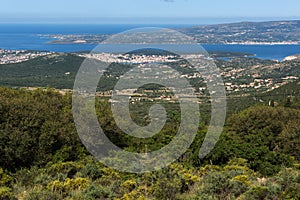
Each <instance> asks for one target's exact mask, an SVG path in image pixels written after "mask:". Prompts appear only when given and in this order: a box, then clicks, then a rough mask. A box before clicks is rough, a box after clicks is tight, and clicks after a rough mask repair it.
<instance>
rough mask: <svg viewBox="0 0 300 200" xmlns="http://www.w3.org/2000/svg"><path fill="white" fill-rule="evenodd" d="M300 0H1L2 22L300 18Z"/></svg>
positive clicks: (189, 20) (0, 16) (189, 21)
mask: <svg viewBox="0 0 300 200" xmlns="http://www.w3.org/2000/svg"><path fill="white" fill-rule="evenodd" d="M299 9H300V1H299V0H285V1H283V0H106V1H105V0H48V1H43V0H9V1H6V0H0V22H2V23H5V22H7V23H9V22H21V23H22V22H67V21H69V22H76V21H77V22H82V23H84V22H99V23H101V22H120V23H124V22H125V23H126V22H139V21H146V22H149V23H151V22H168V21H170V22H182V23H185V22H187V23H192V22H194V21H196V20H199V19H202V20H204V21H205V20H211V21H213V20H215V21H217V20H221V21H222V20H223V21H226V20H227V21H230V20H231V21H232V20H237V19H239V20H253V21H255V20H272V19H274V20H277V19H298V18H299V19H300V17H299V16H300V10H299Z"/></svg>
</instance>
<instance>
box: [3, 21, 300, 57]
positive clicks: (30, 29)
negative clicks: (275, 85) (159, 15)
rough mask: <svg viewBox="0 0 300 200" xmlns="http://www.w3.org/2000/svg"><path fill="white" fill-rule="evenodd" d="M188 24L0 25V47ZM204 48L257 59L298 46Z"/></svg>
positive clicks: (32, 46) (77, 47)
mask: <svg viewBox="0 0 300 200" xmlns="http://www.w3.org/2000/svg"><path fill="white" fill-rule="evenodd" d="M188 26H192V25H180V24H179V25H174V24H173V25H166V24H163V25H157V24H154V25H149V24H147V25H141V24H140V25H134V24H129V25H117V24H113V25H107V24H105V25H86V24H80V25H73V24H72V25H64V24H58V25H54V24H0V48H2V49H8V50H43V51H54V52H77V51H90V50H92V49H93V48H95V47H96V45H95V44H48V42H50V41H52V40H53V39H51V38H47V37H40V36H37V34H116V33H120V32H123V31H126V30H130V29H133V28H141V27H165V28H181V27H188ZM203 47H204V48H205V49H206V50H207V51H231V52H246V53H251V54H255V55H256V56H255V57H257V58H261V59H270V60H283V59H284V58H285V57H286V56H290V55H294V54H300V45H222V44H215V45H210V44H206V45H203Z"/></svg>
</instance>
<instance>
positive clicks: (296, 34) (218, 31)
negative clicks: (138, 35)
mask: <svg viewBox="0 0 300 200" xmlns="http://www.w3.org/2000/svg"><path fill="white" fill-rule="evenodd" d="M176 30H178V31H179V32H182V33H184V34H187V35H189V36H192V37H194V38H195V40H196V41H197V42H198V43H201V44H244V45H289V44H290V45H294V44H300V20H292V21H269V22H240V23H229V24H217V25H206V26H194V27H186V28H179V29H176ZM38 36H40V37H48V38H52V39H53V40H52V41H50V42H49V43H50V44H99V43H101V42H102V41H104V40H105V39H107V38H108V37H109V36H110V35H109V34H39V35H38Z"/></svg>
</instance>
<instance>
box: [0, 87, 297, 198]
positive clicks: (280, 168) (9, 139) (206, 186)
mask: <svg viewBox="0 0 300 200" xmlns="http://www.w3.org/2000/svg"><path fill="white" fill-rule="evenodd" d="M287 101H289V103H287ZM295 105H299V102H297V99H295V98H293V99H290V100H287V99H283V100H282V101H279V106H278V107H272V106H264V105H261V106H254V107H251V108H248V109H246V110H243V111H241V112H239V113H236V114H233V115H231V116H230V117H229V118H228V119H227V123H226V127H225V130H224V133H223V134H222V137H221V139H220V141H219V142H218V144H217V146H216V148H215V149H214V150H213V151H212V152H211V153H210V154H209V155H208V156H207V157H206V158H204V159H203V160H199V159H198V155H197V153H198V151H199V148H200V145H201V143H202V141H203V138H204V136H205V133H206V128H207V124H205V123H203V124H202V125H201V126H200V128H199V131H198V134H197V137H196V139H195V141H194V143H193V144H192V145H191V147H190V149H189V150H188V151H187V152H186V153H185V154H184V155H183V156H182V157H181V158H180V159H179V160H178V161H177V162H176V163H174V164H172V165H171V166H169V167H167V168H165V169H162V170H159V171H156V172H151V173H145V174H140V175H137V174H128V173H120V172H118V171H115V170H113V169H110V168H108V167H106V166H104V165H102V164H101V163H99V162H97V161H96V160H95V159H94V158H93V157H92V156H91V155H89V153H88V152H87V151H86V150H85V148H84V147H83V145H82V144H81V142H80V140H79V138H78V136H77V133H76V129H75V125H74V122H73V118H72V112H71V94H70V93H67V94H65V95H61V94H59V93H58V92H57V91H54V90H53V89H46V90H41V89H38V90H35V91H27V90H22V89H21V90H19V89H7V88H1V89H0V153H1V157H0V199H1V200H2V199H3V200H6V199H8V200H9V199H26V200H36V199H41V200H43V199H45V200H46V199H49V200H50V199H51V200H52V199H75V200H77V199H78V200H79V199H91V200H92V199H274V200H275V199H295V200H296V199H299V198H300V196H299V190H300V162H299V161H300V157H299V155H300V154H299V152H300V143H299V134H300V131H299V130H300V125H299V123H298V122H299V120H300V111H299V110H298V109H297V108H298V107H297V106H295ZM109 106H110V105H109V103H108V101H107V100H105V99H98V101H97V104H96V110H97V113H98V118H99V122H100V123H101V125H102V126H103V127H104V129H105V131H106V133H107V136H108V137H109V138H110V139H111V140H112V141H113V142H114V143H116V144H117V145H118V146H120V147H122V148H124V149H126V150H128V151H135V152H145V151H146V150H147V149H145V147H147V148H148V151H152V150H155V149H157V148H161V147H162V146H164V145H166V144H168V143H169V142H170V141H171V140H172V137H173V136H174V134H176V130H177V129H178V122H179V121H178V120H179V117H178V116H180V113H179V109H178V108H177V105H176V104H173V105H172V104H171V105H164V106H165V107H166V109H167V110H168V117H169V120H168V122H167V124H166V126H165V127H164V129H163V131H162V132H161V133H160V134H158V135H156V136H154V137H153V138H150V139H147V140H137V139H136V138H131V137H128V136H127V135H125V134H122V132H121V131H120V130H119V129H118V128H117V127H116V125H115V123H114V121H113V120H112V114H111V112H110V111H109ZM149 106H150V105H147V106H146V107H144V110H140V111H136V108H135V107H132V109H133V112H132V117H133V119H134V120H135V121H136V122H137V123H139V124H145V123H147V117H145V115H146V113H147V111H148V108H149ZM168 106H169V107H168ZM284 106H288V107H284ZM141 116H142V119H144V120H141Z"/></svg>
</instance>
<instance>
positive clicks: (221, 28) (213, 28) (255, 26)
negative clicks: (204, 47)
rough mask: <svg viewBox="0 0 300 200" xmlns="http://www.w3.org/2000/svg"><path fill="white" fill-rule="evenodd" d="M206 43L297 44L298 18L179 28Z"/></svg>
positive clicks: (299, 21) (298, 35) (298, 37)
mask: <svg viewBox="0 0 300 200" xmlns="http://www.w3.org/2000/svg"><path fill="white" fill-rule="evenodd" d="M180 31H181V32H183V33H185V34H188V35H191V36H193V37H195V38H196V39H197V41H198V42H199V43H206V44H235V43H237V44H299V43H300V20H294V21H271V22H240V23H231V24H218V25H207V26H196V27H188V28H184V29H181V30H180Z"/></svg>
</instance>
